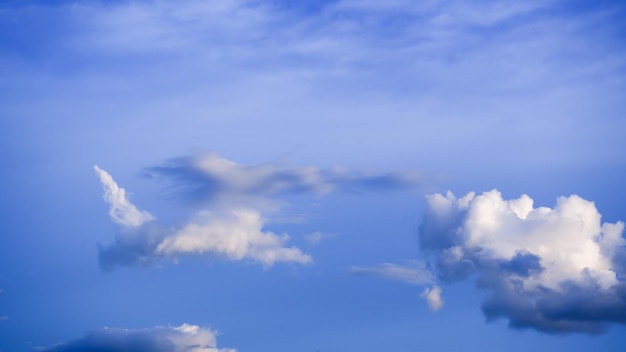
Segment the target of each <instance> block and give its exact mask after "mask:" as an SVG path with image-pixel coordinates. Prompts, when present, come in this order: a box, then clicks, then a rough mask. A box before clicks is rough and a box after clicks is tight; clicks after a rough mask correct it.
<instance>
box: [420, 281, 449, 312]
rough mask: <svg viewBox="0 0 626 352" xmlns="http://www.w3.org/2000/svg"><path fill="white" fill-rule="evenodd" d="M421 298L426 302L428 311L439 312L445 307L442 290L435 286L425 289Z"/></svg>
mask: <svg viewBox="0 0 626 352" xmlns="http://www.w3.org/2000/svg"><path fill="white" fill-rule="evenodd" d="M420 297H421V298H423V299H425V300H426V304H428V309H430V310H431V311H433V312H436V311H438V310H439V309H441V308H442V307H443V298H441V288H440V287H439V286H437V285H434V286H433V287H432V288H425V289H424V291H422V293H421V294H420Z"/></svg>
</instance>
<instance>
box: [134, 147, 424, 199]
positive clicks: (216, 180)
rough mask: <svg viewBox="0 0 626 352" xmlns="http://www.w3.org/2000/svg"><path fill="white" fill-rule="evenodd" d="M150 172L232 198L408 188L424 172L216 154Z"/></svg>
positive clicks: (207, 195)
mask: <svg viewBox="0 0 626 352" xmlns="http://www.w3.org/2000/svg"><path fill="white" fill-rule="evenodd" d="M146 173H147V174H148V175H152V176H165V177H168V178H170V179H173V180H174V181H175V186H176V187H177V190H179V191H181V192H182V193H183V194H184V195H185V196H186V197H188V198H191V199H196V200H215V199H218V200H220V201H229V200H232V199H236V200H238V199H240V198H241V197H245V198H246V201H248V200H249V198H250V197H274V196H279V195H285V194H294V193H295V194H299V193H312V194H317V195H323V194H328V193H330V192H333V191H348V192H363V191H389V190H395V189H409V188H415V187H418V186H420V185H421V184H422V183H423V182H424V179H425V176H424V175H420V174H418V173H414V172H392V173H385V174H375V173H355V172H349V171H348V170H345V169H342V168H334V169H328V170H323V169H318V168H316V167H312V166H309V167H288V166H282V165H274V164H270V163H263V164H258V165H241V164H238V163H235V162H233V161H230V160H228V159H225V158H222V157H220V156H219V155H217V154H214V153H204V154H199V155H196V156H190V157H182V158H177V159H174V160H171V161H170V162H168V163H166V164H164V165H161V166H156V167H151V168H148V169H147V170H146Z"/></svg>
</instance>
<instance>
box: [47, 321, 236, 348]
mask: <svg viewBox="0 0 626 352" xmlns="http://www.w3.org/2000/svg"><path fill="white" fill-rule="evenodd" d="M215 335H216V333H215V332H214V331H212V330H210V329H207V328H203V327H200V326H197V325H190V324H183V325H181V326H178V327H164V326H160V327H156V328H152V329H117V328H104V329H100V330H96V331H92V332H90V333H88V334H86V335H85V336H84V337H82V338H79V339H76V340H73V341H70V342H67V343H62V344H58V345H55V346H52V347H47V348H43V349H38V350H39V351H42V352H103V351H106V352H137V351H142V352H235V350H234V349H230V348H218V347H217V341H216V337H215Z"/></svg>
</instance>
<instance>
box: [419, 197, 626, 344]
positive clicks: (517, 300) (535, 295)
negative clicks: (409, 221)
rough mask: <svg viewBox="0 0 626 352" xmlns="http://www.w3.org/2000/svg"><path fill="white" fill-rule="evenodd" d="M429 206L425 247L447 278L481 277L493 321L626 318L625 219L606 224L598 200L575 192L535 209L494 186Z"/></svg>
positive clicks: (538, 323) (567, 323) (596, 324)
mask: <svg viewBox="0 0 626 352" xmlns="http://www.w3.org/2000/svg"><path fill="white" fill-rule="evenodd" d="M427 203H428V210H427V212H426V215H425V216H424V220H423V222H422V224H421V226H420V233H419V236H420V244H421V247H422V250H424V251H425V252H426V253H427V254H428V255H429V257H430V259H431V260H432V262H433V265H434V267H435V268H436V270H437V275H438V276H439V277H440V279H442V280H444V281H454V280H464V279H468V278H470V277H476V278H477V283H478V285H479V286H480V287H482V288H484V289H485V290H487V292H488V295H487V298H486V300H485V301H484V302H483V306H482V309H483V312H484V314H485V316H486V317H487V318H488V319H489V320H491V319H497V318H506V319H508V321H509V324H510V326H512V327H516V328H528V327H530V328H535V329H538V330H541V331H544V332H550V333H567V332H587V333H600V332H602V331H604V329H605V328H606V326H607V324H608V323H626V284H625V283H624V281H623V278H624V276H623V275H624V274H625V272H624V271H623V268H624V262H623V258H624V253H625V252H626V240H625V239H624V238H623V235H622V234H623V230H624V224H623V223H622V222H617V223H614V224H612V223H604V224H601V221H600V220H601V216H600V214H599V213H598V211H597V209H596V207H595V205H594V203H593V202H590V201H587V200H584V199H582V198H580V197H579V196H576V195H572V196H569V197H560V198H558V200H557V204H556V206H555V207H554V208H547V207H538V208H535V207H533V200H532V199H531V198H530V197H528V196H527V195H522V196H521V197H520V198H518V199H512V200H504V199H502V196H501V194H500V193H499V192H498V191H497V190H492V191H490V192H485V193H483V194H481V195H479V196H476V195H475V194H474V193H470V194H468V195H466V196H464V197H461V198H456V197H455V196H454V195H453V194H451V193H448V194H447V195H445V196H444V195H441V194H435V195H431V196H429V197H427ZM431 293H432V291H431ZM428 294H429V293H426V295H428ZM437 295H438V294H437Z"/></svg>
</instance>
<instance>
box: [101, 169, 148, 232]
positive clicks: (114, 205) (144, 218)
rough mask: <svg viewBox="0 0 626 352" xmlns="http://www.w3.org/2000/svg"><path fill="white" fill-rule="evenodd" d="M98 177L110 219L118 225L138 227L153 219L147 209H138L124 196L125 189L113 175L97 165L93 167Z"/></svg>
mask: <svg viewBox="0 0 626 352" xmlns="http://www.w3.org/2000/svg"><path fill="white" fill-rule="evenodd" d="M93 168H94V170H95V171H96V174H97V175H98V177H99V178H100V183H102V188H103V189H104V195H103V198H104V201H105V202H107V203H108V204H109V205H110V208H109V215H110V216H111V220H112V221H113V222H115V223H116V224H118V225H121V226H128V227H138V226H141V225H142V224H144V223H145V222H148V221H150V220H154V217H153V216H152V215H151V214H150V213H148V212H147V211H140V210H139V209H137V207H135V206H134V205H133V204H132V203H131V202H130V201H129V200H128V198H127V197H126V190H124V189H123V188H121V187H119V186H118V185H117V183H115V181H113V177H111V175H109V173H108V172H106V171H104V170H102V169H101V168H99V167H98V166H97V165H96V166H94V167H93Z"/></svg>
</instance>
